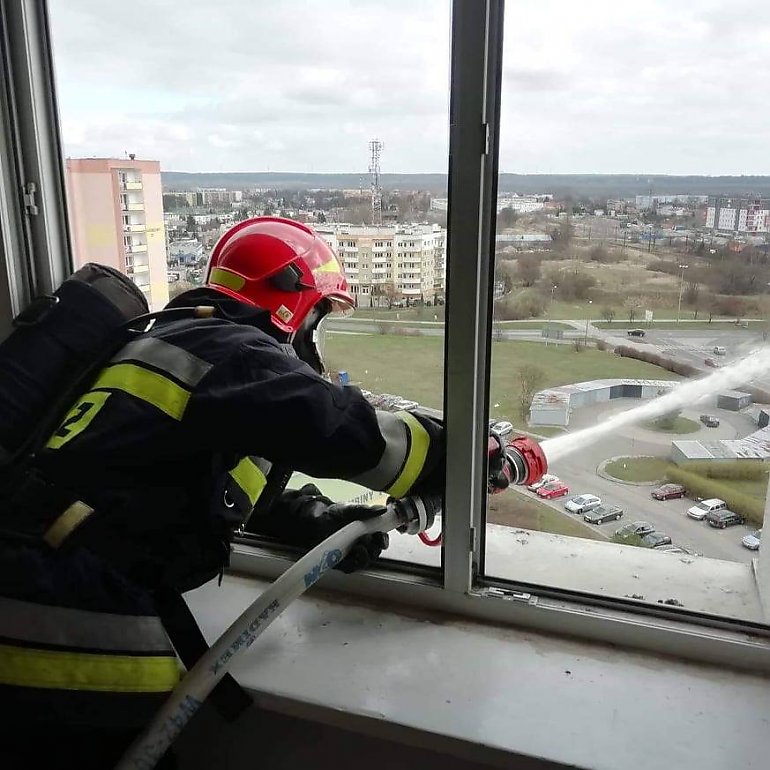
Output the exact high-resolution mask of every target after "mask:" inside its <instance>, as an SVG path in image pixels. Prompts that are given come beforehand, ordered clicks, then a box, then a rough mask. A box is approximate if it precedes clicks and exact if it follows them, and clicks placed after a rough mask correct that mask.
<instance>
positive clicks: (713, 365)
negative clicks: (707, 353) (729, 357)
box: [703, 358, 721, 369]
mask: <svg viewBox="0 0 770 770" xmlns="http://www.w3.org/2000/svg"><path fill="white" fill-rule="evenodd" d="M703 363H704V364H706V366H710V367H711V368H712V369H719V368H721V364H718V363H717V362H716V361H715V360H714V359H713V358H706V359H705V360H704V361H703Z"/></svg>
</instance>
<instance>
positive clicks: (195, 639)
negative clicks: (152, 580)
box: [154, 586, 253, 722]
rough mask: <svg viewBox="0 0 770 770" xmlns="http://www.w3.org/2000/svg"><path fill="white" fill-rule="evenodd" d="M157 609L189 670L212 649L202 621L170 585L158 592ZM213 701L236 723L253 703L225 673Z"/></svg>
mask: <svg viewBox="0 0 770 770" xmlns="http://www.w3.org/2000/svg"><path fill="white" fill-rule="evenodd" d="M154 598H155V609H156V611H157V613H158V615H159V616H160V619H161V622H162V623H163V627H164V628H165V629H166V633H167V634H168V636H169V639H171V643H172V644H173V645H174V648H175V649H176V652H177V654H178V655H179V657H180V658H181V659H182V663H184V665H185V667H186V668H187V670H188V671H189V670H190V669H191V668H192V667H193V666H194V665H195V664H196V663H197V661H198V660H199V659H200V657H201V656H202V655H203V654H204V653H205V652H206V651H207V650H208V649H209V645H208V643H207V642H206V639H205V638H204V636H203V633H202V632H201V630H200V628H199V627H198V623H197V622H196V620H195V617H194V616H193V614H192V612H190V608H189V607H188V606H187V602H185V600H184V598H183V597H182V595H181V594H180V593H179V592H178V591H177V590H175V589H174V588H172V587H170V586H163V587H161V588H159V589H157V590H156V591H155V593H154ZM209 700H210V701H211V704H212V705H213V706H214V708H215V709H216V710H217V712H218V713H219V714H220V715H221V716H222V717H223V718H224V719H225V720H226V721H228V722H234V721H235V720H236V719H237V718H238V717H239V716H240V715H241V714H242V713H243V712H244V711H245V710H246V709H247V708H248V707H249V706H250V705H251V704H252V703H253V701H252V698H251V696H250V695H249V694H248V693H247V692H246V690H244V689H243V688H242V687H241V686H240V685H239V684H238V682H236V681H235V679H234V678H233V677H232V676H231V675H230V674H225V675H224V677H223V678H222V679H220V680H219V682H218V683H217V685H216V687H214V689H213V690H212V692H211V695H210V696H209Z"/></svg>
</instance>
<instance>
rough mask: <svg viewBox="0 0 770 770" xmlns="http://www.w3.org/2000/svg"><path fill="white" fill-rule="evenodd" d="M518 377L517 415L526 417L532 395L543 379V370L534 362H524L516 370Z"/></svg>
mask: <svg viewBox="0 0 770 770" xmlns="http://www.w3.org/2000/svg"><path fill="white" fill-rule="evenodd" d="M517 374H518V378H519V415H520V416H521V417H522V419H526V418H527V415H528V414H529V407H530V404H531V403H532V397H533V396H534V395H535V393H536V392H537V391H538V390H539V389H540V386H541V385H542V384H543V382H544V381H545V372H544V371H543V370H542V369H541V368H540V367H539V366H536V365H535V364H524V365H523V366H520V367H519V368H518V370H517Z"/></svg>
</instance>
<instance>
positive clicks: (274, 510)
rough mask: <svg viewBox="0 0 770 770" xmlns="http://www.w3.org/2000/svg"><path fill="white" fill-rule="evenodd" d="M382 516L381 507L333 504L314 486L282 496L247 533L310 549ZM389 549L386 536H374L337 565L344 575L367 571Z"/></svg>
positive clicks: (251, 523)
mask: <svg viewBox="0 0 770 770" xmlns="http://www.w3.org/2000/svg"><path fill="white" fill-rule="evenodd" d="M383 513H385V506H384V505H358V504H355V503H335V502H334V501H332V500H331V499H329V498H328V497H326V496H325V495H323V494H322V493H321V490H320V489H318V487H316V486H315V484H305V486H303V487H302V488H301V489H297V490H289V491H287V492H284V493H283V494H282V495H281V497H280V498H279V499H278V500H277V501H276V502H275V504H274V505H273V506H272V507H271V509H270V510H269V511H268V512H267V514H266V515H264V516H259V517H252V519H251V520H249V522H248V524H247V525H246V529H247V530H248V531H249V532H256V533H259V534H262V535H272V536H273V537H277V538H279V539H280V540H282V541H283V542H285V543H288V544H289V545H297V546H301V547H307V548H311V547H313V546H315V545H318V544H319V543H320V542H321V541H323V540H326V538H327V537H329V536H330V535H332V534H334V533H335V532H337V530H340V529H342V528H343V527H344V526H346V525H347V524H350V523H351V522H353V521H365V520H366V519H371V518H373V517H375V516H380V515H381V514H383ZM387 547H388V535H387V534H386V533H384V532H375V533H373V534H371V535H364V537H362V538H360V539H359V540H357V541H356V542H355V543H354V544H353V547H352V548H351V549H350V552H349V553H348V555H347V556H346V557H345V558H344V559H343V560H342V561H341V562H340V563H339V564H338V565H337V569H340V570H342V571H343V572H354V571H355V570H358V569H366V567H368V566H369V565H370V564H371V563H372V562H373V561H374V560H375V559H377V558H378V557H379V555H380V554H381V553H382V551H384V550H385V549H386V548H387Z"/></svg>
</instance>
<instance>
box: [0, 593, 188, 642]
mask: <svg viewBox="0 0 770 770" xmlns="http://www.w3.org/2000/svg"><path fill="white" fill-rule="evenodd" d="M0 637H4V638H5V639H6V640H19V641H26V642H37V643H40V644H54V645H60V646H63V647H81V648H84V649H89V650H105V651H107V652H110V651H113V652H158V653H159V652H172V651H173V647H172V646H171V642H169V640H168V637H167V636H166V632H165V631H164V630H163V625H162V624H161V622H160V618H157V617H154V616H152V615H113V614H111V613H107V612H90V611H88V610H74V609H69V608H68V607H51V606H49V605H45V604H35V603H34V602H24V601H21V600H19V599H9V598H7V597H4V596H0Z"/></svg>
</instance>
